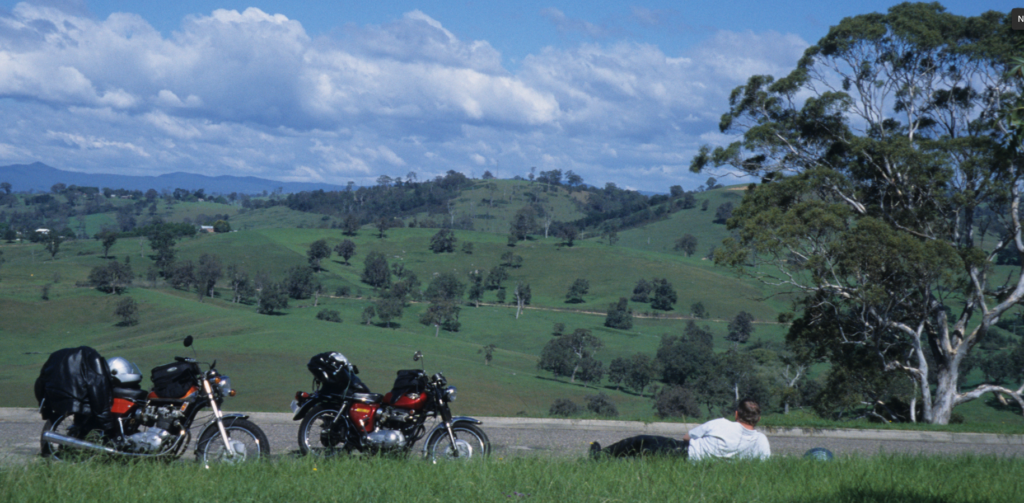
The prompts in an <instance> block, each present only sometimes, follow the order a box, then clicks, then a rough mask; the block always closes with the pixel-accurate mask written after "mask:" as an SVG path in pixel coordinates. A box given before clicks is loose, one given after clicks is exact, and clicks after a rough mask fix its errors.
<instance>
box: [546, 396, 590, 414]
mask: <svg viewBox="0 0 1024 503" xmlns="http://www.w3.org/2000/svg"><path fill="white" fill-rule="evenodd" d="M582 410H583V409H582V408H581V407H580V406H579V405H578V404H577V403H576V402H574V401H572V400H569V399H568V398H556V399H555V401H554V402H551V408H550V409H548V415H549V416H561V417H569V416H575V415H577V414H579V413H580V412H582Z"/></svg>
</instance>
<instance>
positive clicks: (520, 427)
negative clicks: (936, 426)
mask: <svg viewBox="0 0 1024 503" xmlns="http://www.w3.org/2000/svg"><path fill="white" fill-rule="evenodd" d="M250 419H251V420H252V421H253V422H255V423H256V424H258V425H259V426H260V427H261V428H262V429H263V430H264V431H265V432H266V434H267V437H268V438H269V440H270V446H271V450H272V453H273V454H274V455H275V456H282V455H284V456H287V455H295V453H296V452H297V446H296V439H295V437H296V432H297V431H298V426H299V425H298V422H297V421H295V422H293V421H292V420H291V414H277V413H253V414H252V416H251V418H250ZM479 419H481V420H482V421H483V425H482V427H483V429H484V431H486V432H487V435H488V436H489V437H490V439H491V444H492V446H493V455H494V456H497V457H514V456H553V457H581V456H585V455H586V453H587V450H588V448H589V445H590V442H592V441H595V440H596V441H598V442H600V443H601V444H603V445H608V444H611V443H613V442H615V441H617V440H620V439H622V438H625V437H628V436H632V435H639V434H649V435H665V436H669V437H676V438H679V437H682V435H683V434H684V433H685V432H687V431H689V429H690V428H692V427H694V426H696V425H695V424H679V423H642V422H635V421H593V420H564V419H531V418H497V417H496V418H490V417H482V418H479ZM42 424H43V422H42V420H41V419H40V418H39V415H38V414H37V413H36V412H35V410H34V409H0V463H4V464H6V463H23V462H27V461H29V460H32V459H35V458H36V457H37V456H38V455H39V434H40V431H41V429H42ZM764 432H765V434H766V435H767V436H768V440H769V441H770V443H771V447H772V453H773V454H775V455H801V454H803V453H804V452H806V451H807V450H808V449H811V448H813V447H825V448H827V449H829V450H831V451H832V452H833V453H835V454H836V455H839V456H842V455H852V454H859V455H873V454H878V453H911V454H916V453H923V454H933V455H951V454H966V453H975V454H992V455H998V456H1010V457H1024V435H993V434H982V433H942V432H911V431H882V430H841V429H836V430H802V429H786V430H764ZM417 448H419V446H417ZM189 457H190V456H189Z"/></svg>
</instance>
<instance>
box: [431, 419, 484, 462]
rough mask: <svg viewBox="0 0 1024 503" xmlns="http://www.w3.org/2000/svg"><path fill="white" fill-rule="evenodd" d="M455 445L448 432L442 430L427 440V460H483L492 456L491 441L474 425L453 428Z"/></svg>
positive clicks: (465, 424) (459, 424)
mask: <svg viewBox="0 0 1024 503" xmlns="http://www.w3.org/2000/svg"><path fill="white" fill-rule="evenodd" d="M452 433H453V434H454V435H455V443H454V444H452V439H451V437H449V436H448V430H446V429H444V428H440V429H438V430H437V431H435V432H434V433H433V434H431V435H430V438H428V439H427V444H426V445H427V448H426V458H427V461H430V462H431V463H440V462H445V461H456V460H466V461H468V460H474V459H482V458H485V457H487V456H489V455H490V454H491V440H490V439H488V438H487V434H486V433H484V431H483V430H481V429H480V428H478V427H477V426H476V425H474V424H469V423H458V424H455V425H453V426H452Z"/></svg>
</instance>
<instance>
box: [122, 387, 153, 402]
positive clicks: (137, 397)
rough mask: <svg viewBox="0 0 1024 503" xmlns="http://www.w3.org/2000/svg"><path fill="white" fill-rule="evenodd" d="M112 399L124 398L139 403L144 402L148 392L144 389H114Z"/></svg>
mask: <svg viewBox="0 0 1024 503" xmlns="http://www.w3.org/2000/svg"><path fill="white" fill-rule="evenodd" d="M113 394H114V398H124V399H126V400H133V401H141V400H145V399H146V397H147V396H148V395H149V392H148V391H146V390H144V389H131V388H114V390H113Z"/></svg>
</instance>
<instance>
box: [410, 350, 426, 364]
mask: <svg viewBox="0 0 1024 503" xmlns="http://www.w3.org/2000/svg"><path fill="white" fill-rule="evenodd" d="M420 358H423V353H420V352H419V351H417V352H415V353H413V354H412V361H414V362H418V361H420Z"/></svg>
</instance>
